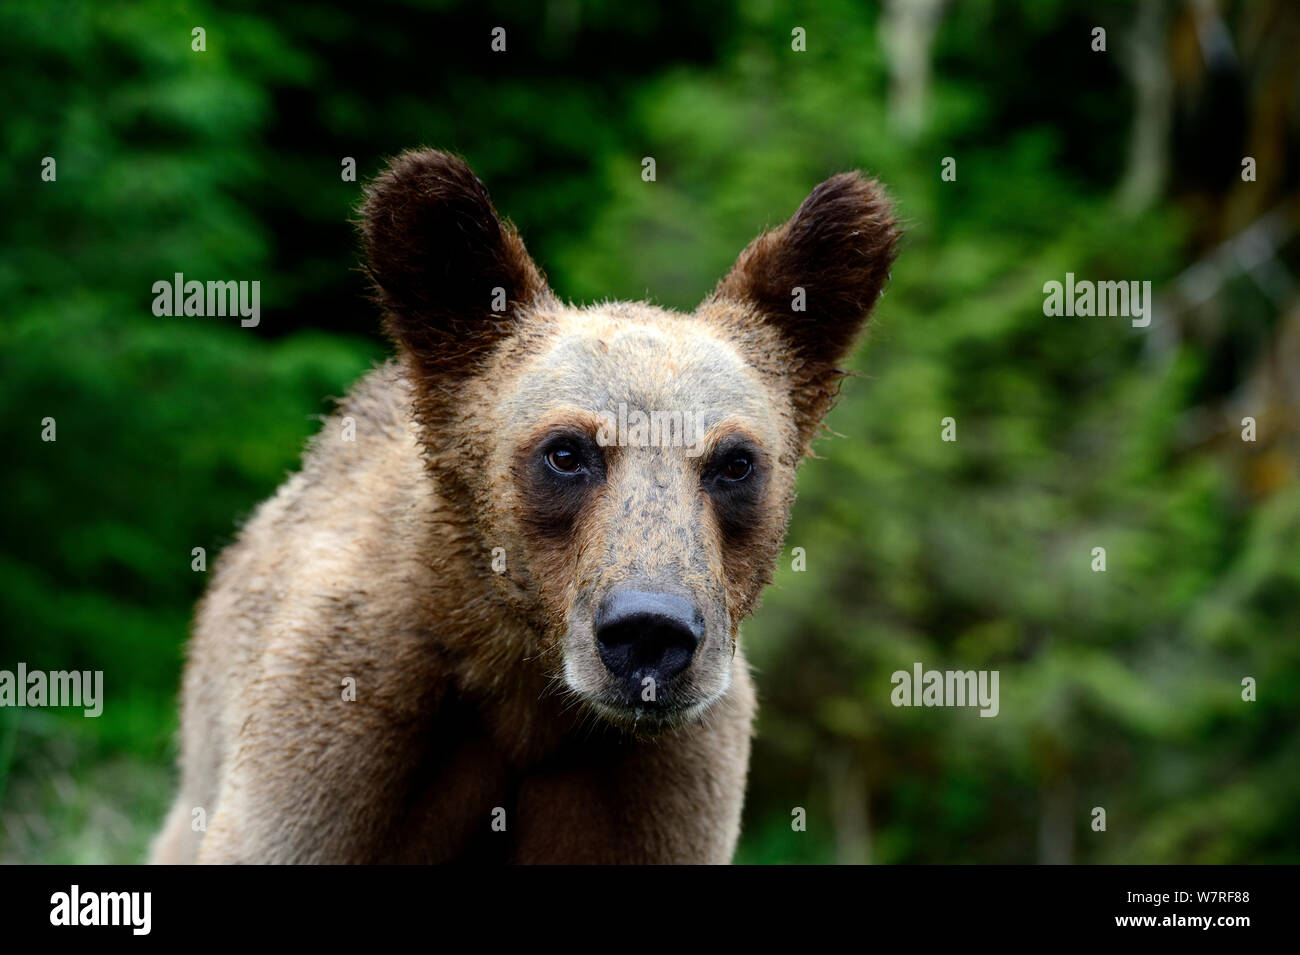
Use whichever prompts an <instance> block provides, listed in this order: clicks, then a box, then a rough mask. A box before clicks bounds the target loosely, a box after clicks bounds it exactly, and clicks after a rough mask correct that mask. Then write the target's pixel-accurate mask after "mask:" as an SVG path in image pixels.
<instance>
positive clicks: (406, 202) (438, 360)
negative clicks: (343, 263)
mask: <svg viewBox="0 0 1300 955" xmlns="http://www.w3.org/2000/svg"><path fill="white" fill-rule="evenodd" d="M361 212H362V222H361V228H362V232H363V234H364V237H365V248H366V264H367V271H368V272H369V275H370V278H371V280H372V281H373V282H374V286H375V292H376V297H377V299H378V301H379V303H380V305H381V306H382V307H383V309H384V313H385V315H384V324H385V327H386V328H387V330H388V333H389V334H390V335H391V336H392V337H393V338H394V340H396V341H397V343H398V344H399V345H401V346H402V347H404V348H406V349H407V350H409V351H410V352H411V353H412V354H413V355H414V356H415V357H416V359H417V360H418V361H419V362H420V364H421V366H422V367H423V369H424V370H425V371H427V372H430V373H433V374H438V373H440V372H446V373H455V374H457V375H466V374H469V373H471V372H472V369H473V367H474V366H475V365H476V364H477V362H478V361H479V360H481V359H482V357H483V356H484V355H486V354H487V352H488V351H489V350H490V349H491V347H492V346H493V345H494V344H496V343H497V342H498V341H500V340H501V339H502V338H504V337H505V336H507V335H508V334H510V332H511V331H512V329H513V326H514V320H515V316H516V315H517V314H518V312H519V311H520V310H522V309H523V308H524V307H526V306H527V305H529V304H531V303H532V302H534V301H535V300H537V299H538V298H541V297H543V296H547V295H549V294H550V292H549V290H548V289H547V287H546V280H545V279H544V278H543V277H542V274H541V272H540V271H538V268H537V266H536V265H534V264H533V260H532V259H531V258H529V256H528V252H527V251H526V250H525V249H524V243H523V241H522V240H521V239H520V238H519V234H518V233H517V232H516V231H515V229H514V227H513V226H511V225H510V224H509V223H508V222H502V221H501V219H500V218H499V217H498V216H497V213H496V210H495V209H494V208H493V207H492V200H491V199H489V198H488V192H487V189H486V187H484V185H483V183H482V182H480V181H479V179H478V177H477V176H475V175H474V172H473V170H471V169H470V168H469V166H468V165H467V164H466V163H465V161H464V160H463V159H461V158H459V157H457V156H453V155H451V154H450V153H445V152H439V151H436V150H432V149H421V150H412V151H409V152H405V153H403V154H402V155H400V156H398V157H397V158H396V159H394V160H393V161H392V162H391V163H390V164H389V166H388V168H387V169H386V170H385V171H384V172H383V173H381V174H380V175H379V176H378V177H377V178H376V179H375V180H374V181H373V182H372V183H371V184H370V185H369V186H368V187H367V189H366V199H365V204H364V206H363V207H362V210H361Z"/></svg>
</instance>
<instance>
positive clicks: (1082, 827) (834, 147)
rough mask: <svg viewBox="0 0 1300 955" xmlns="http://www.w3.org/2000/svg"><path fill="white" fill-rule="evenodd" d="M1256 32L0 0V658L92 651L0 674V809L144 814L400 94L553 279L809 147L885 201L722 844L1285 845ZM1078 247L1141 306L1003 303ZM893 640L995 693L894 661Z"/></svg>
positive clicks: (141, 839)
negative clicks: (901, 242)
mask: <svg viewBox="0 0 1300 955" xmlns="http://www.w3.org/2000/svg"><path fill="white" fill-rule="evenodd" d="M497 26H501V27H504V28H505V30H506V44H507V45H506V52H504V53H494V52H492V51H491V49H490V41H491V30H492V28H493V27H497ZM195 27H202V28H203V29H204V30H205V31H206V37H205V39H206V50H205V51H204V52H195V51H194V50H193V49H192V48H191V47H192V35H191V31H192V29H193V28H195ZM1097 27H1101V28H1103V29H1104V30H1105V31H1106V33H1105V37H1106V49H1105V50H1104V51H1101V50H1095V49H1094V48H1093V47H1094V45H1095V39H1094V33H1093V31H1094V28H1097ZM796 28H801V29H802V30H803V31H805V36H806V50H804V51H796V50H794V49H792V39H793V37H792V31H794V30H795V29H796ZM1297 49H1300V9H1297V7H1296V6H1295V5H1294V4H1293V3H1290V2H1287V0H1259V2H1253V3H1245V2H1224V0H1196V2H1174V0H1164V2H1142V3H1133V2H1109V3H1106V2H1102V3H1066V2H1060V0H1036V2H1034V3H1025V4H1020V3H995V2H991V0H962V2H952V3H943V2H935V0H914V2H905V0H892V2H885V3H883V4H866V3H857V2H845V0H828V2H823V3H819V4H818V5H817V6H816V9H815V10H810V9H807V8H806V7H805V6H804V5H802V4H787V3H783V2H777V0H766V2H758V3H727V2H712V0H710V2H698V0H689V2H687V0H681V2H668V3H661V4H653V5H652V4H626V3H619V2H613V0H608V2H595V3H586V2H577V0H550V2H546V3H540V4H531V3H529V4H525V3H505V2H486V3H485V2H481V0H479V2H474V3H452V2H437V0H432V2H417V0H404V2H392V0H389V2H378V0H376V2H370V3H365V4H348V5H340V6H339V7H337V8H335V9H329V8H326V7H323V6H321V5H319V4H315V3H300V2H279V3H275V4H266V3H253V2H228V3H220V4H218V3H211V2H183V3H174V2H170V0H142V2H125V3H111V4H108V3H95V2H91V0H78V2H58V0H40V2H35V0H15V2H9V3H6V4H5V5H4V6H3V8H2V9H0V74H2V75H3V78H4V94H5V95H4V97H3V113H2V116H0V124H2V128H3V141H2V146H0V148H2V149H3V168H4V171H5V175H4V176H3V178H0V210H2V211H3V217H2V219H0V306H2V311H0V434H2V435H3V448H4V459H5V461H4V468H3V474H2V476H0V482H2V483H0V501H3V507H4V515H5V516H4V521H3V526H2V527H0V669H10V670H12V669H14V668H15V667H16V665H17V663H18V662H19V661H23V662H25V663H27V664H28V666H29V667H31V668H44V669H68V668H82V669H100V670H103V671H104V680H105V691H106V701H105V704H104V712H103V715H102V716H101V717H100V718H98V719H84V718H81V717H79V716H77V715H75V714H73V713H71V712H69V711H67V710H52V709H51V710H35V709H24V710H17V709H13V708H5V709H0V861H5V862H36V861H42V862H129V861H137V860H139V859H141V858H142V855H143V852H144V849H145V846H146V844H147V842H148V839H149V838H150V837H151V835H152V833H153V832H154V831H155V829H156V828H157V826H158V825H159V823H160V821H161V819H162V815H163V812H164V810H165V808H166V806H167V804H168V802H169V800H170V798H171V795H172V787H173V770H172V759H173V742H172V741H173V734H174V732H175V726H176V705H175V704H176V690H177V684H178V677H179V670H180V664H181V659H182V647H183V643H184V640H185V637H186V630H187V625H188V621H189V617H190V614H191V611H192V607H193V603H194V601H195V599H196V598H197V596H198V595H199V593H200V591H201V589H202V588H203V586H204V577H205V575H204V574H202V573H196V572H193V571H192V570H191V569H190V567H191V559H192V558H191V551H192V549H193V548H194V547H199V546H201V547H204V548H206V549H207V552H208V555H209V560H211V559H212V558H213V557H214V556H215V554H216V552H217V551H218V550H219V549H220V548H221V547H222V546H223V545H224V544H226V543H227V542H229V541H230V540H231V539H232V536H233V535H234V533H235V531H236V528H237V527H238V524H239V522H240V521H241V520H242V519H243V518H245V517H246V516H247V515H248V514H249V513H250V511H251V509H252V508H253V507H254V506H255V505H256V504H257V503H258V502H259V501H260V500H261V499H262V498H264V497H265V496H266V495H268V494H269V493H270V492H271V491H273V490H274V489H275V487H276V486H277V485H278V484H279V483H280V482H281V481H282V480H283V479H284V477H285V475H286V473H287V472H288V471H290V470H292V469H293V468H294V467H295V466H296V462H297V460H298V455H299V451H300V449H301V447H302V444H303V441H304V440H305V439H306V437H307V436H308V435H309V434H311V433H312V432H313V430H314V429H315V428H316V427H317V426H318V420H319V416H320V415H321V414H322V413H324V412H325V411H327V410H328V408H329V407H330V399H331V398H332V397H336V396H339V395H342V394H343V393H344V392H345V391H346V390H347V388H348V387H349V385H350V383H351V382H353V381H354V380H355V379H356V378H357V377H358V376H360V375H361V374H362V373H363V372H364V371H365V370H366V369H367V368H368V367H369V366H370V365H371V363H373V362H374V361H376V360H378V359H379V358H381V356H383V355H384V354H385V352H386V346H385V344H384V343H383V341H382V339H381V337H380V335H379V333H378V316H377V314H376V312H375V310H374V309H373V308H372V307H371V306H370V305H369V304H368V303H367V301H366V300H365V287H364V282H363V280H362V277H361V275H360V273H359V272H358V271H357V262H358V256H357V242H356V237H355V234H354V231H353V228H352V226H351V225H350V223H349V219H350V218H351V217H352V216H353V215H354V211H355V208H356V205H357V202H358V198H359V195H360V186H361V181H363V180H364V179H365V178H367V177H369V176H370V175H373V174H374V173H375V172H376V171H378V170H379V169H380V168H381V166H382V163H383V161H384V159H385V157H388V156H391V155H392V154H394V153H396V152H397V151H399V150H401V149H403V148H406V147H410V146H416V145H421V144H424V145H431V146H437V147H442V148H450V149H454V150H456V151H459V152H461V153H463V154H464V155H465V156H466V157H467V158H468V159H469V160H470V162H471V164H472V165H473V166H474V167H475V169H476V170H477V171H478V173H479V174H480V176H482V178H483V179H484V180H485V181H486V182H487V183H488V185H489V186H490V188H491V189H492V192H493V196H494V198H495V200H496V203H497V205H498V207H499V208H500V209H501V210H502V211H503V212H504V213H505V214H506V215H508V216H510V217H511V218H512V219H513V220H514V221H515V222H516V224H517V225H518V226H519V228H520V230H521V232H522V233H523V235H524V237H525V239H526V240H527V242H528V244H529V248H530V250H531V251H532V252H533V254H534V256H535V257H536V258H537V260H538V261H539V263H541V264H542V266H543V267H544V268H545V269H546V270H547V272H548V275H549V278H550V280H551V284H552V286H553V287H554V288H555V289H556V291H557V292H558V293H559V294H560V295H561V296H564V297H566V298H570V299H572V300H574V301H580V302H581V301H593V300H598V299H602V298H607V297H617V298H642V297H647V296H649V297H650V298H652V299H653V300H654V301H656V302H658V303H660V304H663V305H666V306H671V307H678V308H683V309H691V308H693V307H694V305H695V304H696V303H697V302H698V301H699V300H700V299H701V298H702V297H703V296H704V295H705V294H706V293H707V292H708V291H709V289H710V288H711V286H712V284H713V283H714V282H715V281H716V280H717V279H718V277H719V276H720V275H721V274H722V273H723V272H724V271H725V270H726V268H727V267H728V265H729V264H730V263H731V261H732V260H733V259H734V257H735V256H736V254H737V253H738V252H739V250H740V249H741V248H742V247H743V246H744V244H745V243H746V242H747V241H748V240H749V239H750V238H752V237H753V236H754V235H755V234H756V232H757V231H758V230H759V229H760V228H762V227H764V226H767V225H774V224H776V223H778V222H780V221H781V220H783V219H784V218H786V217H787V216H788V215H789V214H790V213H791V212H792V211H793V210H794V208H795V207H796V205H797V204H798V203H799V201H800V200H801V199H802V197H803V196H804V195H805V194H806V193H807V191H808V190H809V189H810V188H811V187H812V186H813V185H814V184H816V183H817V182H818V181H820V180H821V179H823V178H825V177H826V176H827V175H829V174H831V173H834V172H837V171H840V170H844V169H850V168H862V169H865V170H867V171H869V172H870V173H872V174H874V175H876V176H879V177H880V178H881V179H883V180H884V181H885V182H886V183H887V184H888V185H889V187H890V189H891V191H892V192H893V194H894V196H895V197H896V199H897V201H898V206H899V211H900V213H901V215H902V216H903V217H904V218H905V220H906V222H907V229H908V231H907V238H906V243H905V246H904V249H903V252H902V255H901V257H900V259H899V261H898V263H897V265H896V266H895V269H894V274H893V282H892V284H891V285H890V287H889V290H888V293H887V294H886V296H885V298H884V299H883V300H882V302H881V304H880V307H879V309H878V311H877V317H876V320H875V324H874V325H873V330H872V332H871V334H870V335H869V336H868V339H867V341H866V342H865V343H864V346H863V347H862V348H861V349H859V351H858V353H857V354H856V355H855V356H854V358H853V361H852V367H853V368H855V369H856V370H858V371H859V372H860V377H859V378H857V379H855V380H850V381H849V382H848V383H847V384H846V386H845V388H844V397H843V400H842V402H841V404H840V406H839V407H838V408H837V409H836V410H835V411H834V412H833V413H832V415H831V417H830V420H829V424H830V427H831V428H833V429H834V431H836V432H837V433H838V434H839V435H840V437H837V438H834V439H828V440H825V441H823V442H821V443H820V445H819V446H818V450H819V453H820V454H821V456H822V458H823V459H822V460H818V461H810V462H808V463H807V464H806V466H805V468H804V470H803V473H802V475H801V478H800V483H799V501H798V504H797V505H796V510H795V517H794V523H793V526H792V528H791V532H790V537H789V539H788V541H787V547H786V551H785V553H784V555H783V557H782V560H781V565H780V567H779V568H778V572H777V583H776V586H775V587H774V588H772V589H771V590H769V592H768V594H767V596H766V598H765V602H764V605H763V607H762V608H761V609H760V610H759V612H758V615H757V617H756V618H755V619H754V620H753V621H752V622H751V623H750V624H748V625H747V627H746V630H745V641H746V643H747V646H748V649H749V653H750V656H751V659H752V660H753V662H754V664H755V666H756V668H757V670H758V684H759V687H760V692H761V697H762V712H761V718H760V721H759V724H758V737H757V740H756V743H755V749H754V759H753V767H752V782H751V786H750V791H749V797H748V802H747V807H746V812H745V827H744V834H743V836H742V842H741V847H740V850H739V853H738V859H739V860H740V861H746V862H765V863H766V862H790V861H797V862H832V861H849V862H852V861H872V862H882V863H896V862H911V863H916V862H1033V861H1042V862H1088V863H1103V862H1266V861H1271V862H1279V861H1284V862H1295V861H1300V816H1298V814H1297V806H1298V805H1300V723H1298V720H1297V717H1298V716H1300V480H1298V478H1300V414H1298V406H1300V291H1298V287H1297V279H1296V276H1297V275H1298V274H1300V273H1298V272H1297V267H1298V266H1300V238H1297V234H1296V229H1297V225H1298V224H1300V203H1298V201H1297V200H1298V191H1300V164H1298V162H1297V155H1298V154H1297V147H1298V146H1300V58H1297V57H1296V55H1295V51H1296V50H1297ZM45 157H52V158H53V159H55V161H56V163H57V167H56V168H57V179H56V180H55V181H53V182H49V181H43V179H42V176H41V172H42V161H43V160H44V159H45ZM347 157H351V158H353V159H355V162H356V168H357V171H358V181H357V182H351V181H344V179H343V178H342V176H341V170H342V163H343V160H344V159H345V158H347ZM644 157H653V158H654V159H655V160H656V166H657V179H656V181H654V182H645V181H643V180H642V177H641V170H642V159H643V158H644ZM946 157H948V158H951V159H953V160H954V161H955V170H956V178H955V180H953V181H945V180H944V179H942V178H941V171H942V169H943V161H944V159H945V158H946ZM1246 157H1250V158H1251V159H1253V160H1254V179H1253V181H1246V180H1243V169H1244V168H1245V167H1244V166H1243V159H1245V158H1246ZM175 272H183V273H185V275H186V276H187V277H192V278H199V279H216V278H220V279H235V280H254V279H256V280H259V281H260V282H261V283H262V284H261V289H262V301H261V305H262V315H261V323H260V325H259V326H258V327H257V328H255V329H244V328H241V327H240V326H239V323H238V320H236V319H223V318H194V317H190V318H184V317H181V318H165V317H161V318H160V317H155V316H154V315H153V313H152V310H151V303H152V300H153V295H152V291H151V289H152V285H153V283H154V282H156V281H159V280H169V279H170V278H171V276H172V275H173V273H175ZM1067 272H1073V273H1075V275H1076V276H1077V277H1079V278H1087V279H1093V280H1098V279H1114V280H1126V281H1141V280H1149V281H1150V282H1151V283H1152V286H1153V289H1154V291H1155V294H1156V297H1157V303H1156V313H1155V316H1154V319H1153V321H1152V323H1151V325H1150V326H1149V327H1148V328H1145V329H1143V328H1134V327H1132V326H1131V324H1130V323H1129V321H1127V320H1126V319H1122V318H1064V317H1048V316H1046V315H1044V312H1043V299H1044V296H1043V285H1044V283H1045V282H1048V281H1062V280H1063V279H1064V277H1065V274H1066V273H1067ZM46 417H53V418H54V419H55V420H56V422H57V441H55V442H46V441H42V440H41V430H42V425H41V422H42V419H44V418H46ZM946 417H952V418H954V419H955V422H956V429H957V431H956V434H957V440H956V441H955V442H944V441H941V440H940V431H941V424H940V422H941V420H942V419H944V418H946ZM1246 417H1250V418H1253V419H1254V420H1255V422H1256V436H1255V437H1256V440H1254V441H1245V440H1243V438H1242V429H1243V424H1242V419H1243V418H1246ZM795 547H802V548H804V552H805V554H806V570H804V571H802V572H797V571H794V570H792V548H795ZM1095 547H1105V548H1106V556H1107V565H1106V570H1105V572H1097V571H1094V570H1093V569H1092V568H1093V561H1094V559H1093V548H1095ZM915 662H921V663H923V664H924V665H925V666H926V667H927V668H939V669H963V670H964V669H996V670H998V671H999V673H1000V688H1001V711H1000V714H999V715H998V717H997V718H995V719H981V718H979V717H978V716H977V715H976V713H975V711H973V710H968V709H967V710H963V709H932V708H931V709H918V708H912V709H905V708H895V707H894V706H892V705H891V703H890V690H891V689H892V687H891V685H890V674H891V673H892V672H893V671H895V670H898V669H908V670H910V669H911V667H912V665H913V663H915ZM1246 677H1251V678H1253V679H1255V680H1256V681H1257V694H1258V697H1257V699H1256V700H1255V701H1254V702H1245V701H1243V700H1242V680H1243V678H1246ZM1098 806H1100V807H1104V808H1105V809H1106V812H1107V830H1106V831H1105V832H1096V831H1093V829H1092V827H1091V826H1090V822H1091V820H1092V809H1093V807H1098ZM796 807H802V808H804V809H806V811H807V819H808V824H807V831H804V832H798V831H794V830H793V829H792V827H791V814H792V811H793V810H794V809H795V808H796Z"/></svg>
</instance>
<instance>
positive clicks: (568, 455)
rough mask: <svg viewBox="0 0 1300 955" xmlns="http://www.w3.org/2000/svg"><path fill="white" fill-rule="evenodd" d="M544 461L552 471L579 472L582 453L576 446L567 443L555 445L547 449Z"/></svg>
mask: <svg viewBox="0 0 1300 955" xmlns="http://www.w3.org/2000/svg"><path fill="white" fill-rule="evenodd" d="M546 463H547V464H548V465H549V466H550V468H551V470H552V471H555V472H557V473H559V474H580V473H581V472H582V470H583V466H582V455H581V454H580V453H579V452H578V450H577V448H574V447H572V446H571V445H568V444H561V445H557V446H556V447H553V448H551V450H549V451H547V452H546Z"/></svg>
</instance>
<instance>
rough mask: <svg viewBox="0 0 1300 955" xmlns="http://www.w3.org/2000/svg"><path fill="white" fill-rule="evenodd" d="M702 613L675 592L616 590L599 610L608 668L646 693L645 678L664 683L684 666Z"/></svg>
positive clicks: (695, 641) (696, 639) (602, 651)
mask: <svg viewBox="0 0 1300 955" xmlns="http://www.w3.org/2000/svg"><path fill="white" fill-rule="evenodd" d="M703 634H704V618H703V617H702V616H701V614H700V612H699V611H698V610H696V609H695V607H694V606H693V605H692V604H691V603H690V602H689V601H687V600H683V599H682V598H681V597H677V596H675V595H673V594H652V593H646V592H645V591H641V590H616V591H614V592H613V593H611V594H610V595H609V596H608V597H606V598H605V600H604V602H603V603H601V605H600V609H599V610H598V611H597V613H596V646H597V648H598V649H599V651H600V658H601V660H603V661H604V663H605V666H606V667H607V668H608V669H609V672H610V673H612V674H614V676H616V677H618V678H619V679H620V680H623V681H625V682H626V683H627V684H628V689H629V690H630V691H633V692H635V693H637V694H639V695H641V696H642V697H643V698H644V693H643V689H644V687H645V686H646V685H647V684H645V679H646V677H650V678H651V679H653V680H654V681H655V684H662V683H664V682H666V681H667V680H670V679H672V678H673V677H674V676H676V675H677V674H678V673H681V672H682V671H683V670H685V669H686V667H687V665H688V664H689V663H690V662H691V657H692V656H694V654H695V648H696V647H697V646H698V645H699V643H700V637H701V636H703Z"/></svg>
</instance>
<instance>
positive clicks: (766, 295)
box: [711, 172, 900, 442]
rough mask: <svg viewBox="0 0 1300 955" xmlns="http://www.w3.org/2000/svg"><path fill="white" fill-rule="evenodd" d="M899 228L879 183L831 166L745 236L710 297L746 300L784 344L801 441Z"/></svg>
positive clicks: (884, 272) (890, 256) (876, 290)
mask: <svg viewBox="0 0 1300 955" xmlns="http://www.w3.org/2000/svg"><path fill="white" fill-rule="evenodd" d="M899 236H900V231H899V228H898V225H897V223H896V222H895V220H894V214H893V209H892V206H891V204H890V201H889V198H888V197H887V196H886V195H885V191H884V189H883V188H882V187H881V186H880V184H879V183H877V182H875V181H874V180H870V179H866V178H864V177H863V176H862V175H861V174H860V173H857V172H846V173H840V174H839V175H837V176H832V177H831V178H830V179H827V180H826V181H825V182H823V183H822V184H821V185H819V186H818V187H817V188H816V189H814V190H813V191H812V193H811V194H810V195H809V196H808V198H807V199H805V200H804V201H803V204H802V205H800V206H799V210H798V211H797V212H796V213H795V214H794V216H793V217H792V218H791V219H790V221H789V222H787V223H785V224H784V225H782V226H781V227H780V228H777V229H773V230H772V231H770V232H767V233H764V234H763V235H761V236H759V237H758V238H757V239H755V240H754V241H753V242H751V243H750V244H749V246H748V247H747V248H746V249H745V251H744V252H742V253H741V254H740V258H738V259H737V260H736V264H735V266H733V267H732V269H731V271H730V272H729V273H728V274H727V276H726V278H724V279H723V280H722V281H721V282H720V283H719V284H718V287H717V289H716V290H715V291H714V292H713V295H712V296H711V301H717V300H724V299H725V300H730V301H734V302H738V303H742V304H745V305H748V306H750V307H751V308H752V309H754V310H755V311H756V312H758V314H759V316H760V317H761V320H762V321H764V322H766V323H767V324H768V325H769V326H770V327H772V328H773V329H775V330H776V331H777V333H778V334H779V336H780V338H781V340H782V341H783V342H784V343H785V347H786V348H787V349H788V355H787V356H786V358H787V359H788V364H786V369H787V372H788V374H789V375H790V376H791V383H792V386H793V387H794V389H795V395H794V398H795V404H796V409H797V411H798V414H799V418H800V421H799V430H800V435H801V437H802V438H803V439H804V441H805V442H806V441H807V440H808V439H810V438H811V437H812V434H813V432H814V431H815V430H816V428H817V426H818V425H819V424H820V421H821V417H822V415H824V414H825V412H826V411H827V409H828V408H829V407H830V404H831V401H832V400H833V398H834V394H835V392H836V390H837V389H838V385H839V380H840V378H841V377H842V375H843V372H841V371H839V370H838V369H837V368H836V364H837V363H838V362H839V361H840V360H841V359H842V358H843V357H844V356H845V355H846V354H847V353H848V351H849V349H850V348H851V347H852V346H853V341H854V339H855V338H856V337H857V334H858V332H859V330H860V329H861V328H862V327H863V325H865V324H866V319H867V316H868V315H869V314H870V312H871V309H872V308H873V306H874V305H875V304H876V299H877V298H879V296H880V293H881V291H883V289H884V286H885V282H886V281H887V280H888V278H889V270H890V267H891V266H892V265H893V262H894V257H895V255H896V254H897V243H898V239H899ZM796 288H802V289H803V290H804V296H805V310H804V311H795V310H794V309H793V304H794V301H795V299H794V290H795V289H796ZM783 364H785V363H783Z"/></svg>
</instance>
